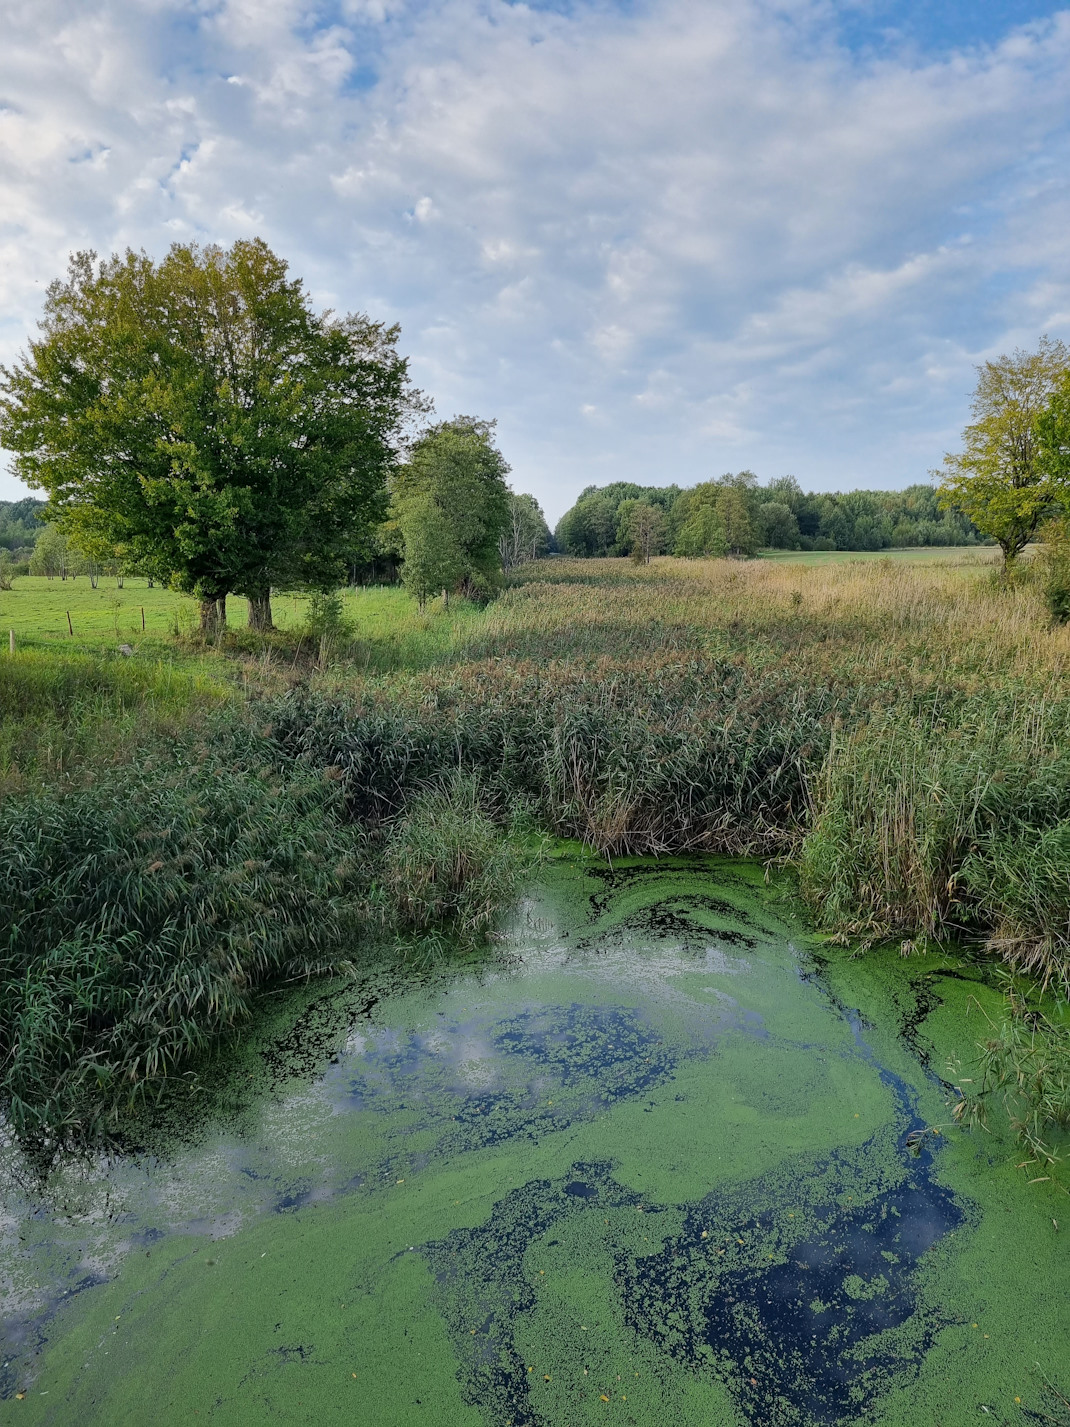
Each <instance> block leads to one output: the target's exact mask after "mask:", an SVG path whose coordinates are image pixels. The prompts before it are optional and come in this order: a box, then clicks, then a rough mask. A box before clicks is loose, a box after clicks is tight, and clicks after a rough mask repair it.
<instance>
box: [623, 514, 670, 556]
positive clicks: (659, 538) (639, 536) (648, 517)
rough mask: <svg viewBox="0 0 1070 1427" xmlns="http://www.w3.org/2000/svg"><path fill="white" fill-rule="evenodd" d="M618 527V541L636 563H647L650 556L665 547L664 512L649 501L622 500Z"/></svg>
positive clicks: (657, 553) (659, 552)
mask: <svg viewBox="0 0 1070 1427" xmlns="http://www.w3.org/2000/svg"><path fill="white" fill-rule="evenodd" d="M619 529H620V543H621V544H623V545H624V546H625V547H626V548H627V549H629V550H630V551H631V556H632V559H633V560H634V561H635V563H636V564H637V565H649V564H650V559H651V556H653V555H660V554H661V552H662V550H664V548H665V532H666V522H665V512H664V511H663V510H662V509H661V507H660V506H657V505H653V504H651V502H650V501H647V500H635V501H623V502H622V503H621V521H620V527H619Z"/></svg>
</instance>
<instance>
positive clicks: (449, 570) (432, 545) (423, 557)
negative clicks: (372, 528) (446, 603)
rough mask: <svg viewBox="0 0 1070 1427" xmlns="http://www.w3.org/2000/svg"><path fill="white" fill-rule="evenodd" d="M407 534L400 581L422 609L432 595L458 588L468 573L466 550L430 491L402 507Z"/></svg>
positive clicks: (404, 527) (400, 509)
mask: <svg viewBox="0 0 1070 1427" xmlns="http://www.w3.org/2000/svg"><path fill="white" fill-rule="evenodd" d="M398 520H399V524H400V525H401V527H402V530H403V532H404V546H403V549H404V558H405V564H404V565H403V566H402V571H401V579H402V583H403V584H404V586H405V588H406V589H407V590H408V591H409V593H410V594H411V595H412V596H413V597H414V598H415V600H416V601H417V603H418V604H419V606H420V608H421V610H422V609H423V607H424V605H425V604H426V603H427V601H428V599H430V598H431V597H432V596H434V595H437V594H441V593H443V592H445V593H446V595H447V597H448V595H449V591H450V590H452V589H455V588H456V587H457V585H458V584H459V583H460V581H461V578H462V576H463V575H464V573H465V558H464V551H463V550H462V549H461V545H460V542H459V540H458V538H457V532H456V528H455V526H454V523H453V522H452V521H451V520H450V518H449V516H448V515H447V514H446V512H445V511H444V510H443V509H442V507H441V506H440V505H439V504H438V502H437V501H436V500H435V499H434V498H433V497H432V496H431V495H430V494H429V493H427V492H425V491H418V492H415V493H413V494H411V495H409V496H407V498H406V500H405V502H404V505H403V506H400V507H399V516H398Z"/></svg>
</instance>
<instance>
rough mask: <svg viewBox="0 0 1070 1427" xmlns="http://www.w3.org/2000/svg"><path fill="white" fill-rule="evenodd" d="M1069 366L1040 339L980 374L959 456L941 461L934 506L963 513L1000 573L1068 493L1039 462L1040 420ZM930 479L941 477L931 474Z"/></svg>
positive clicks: (1054, 346) (1046, 463)
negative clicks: (997, 559) (990, 547)
mask: <svg viewBox="0 0 1070 1427" xmlns="http://www.w3.org/2000/svg"><path fill="white" fill-rule="evenodd" d="M1068 366H1070V350H1068V349H1067V348H1066V346H1065V345H1064V344H1063V343H1062V342H1058V341H1054V340H1053V339H1052V338H1050V337H1042V338H1041V340H1040V345H1039V346H1038V348H1037V350H1036V351H1035V352H1023V351H1022V350H1021V349H1020V348H1015V350H1014V352H1013V353H1011V355H1010V356H1002V357H997V359H996V360H995V361H994V362H984V363H983V364H982V365H981V366H979V367H978V368H977V386H976V387H975V389H974V394H973V400H972V402H971V403H970V411H971V414H972V415H973V417H974V420H973V421H972V422H971V424H970V425H969V426H967V427H966V429H965V431H964V432H963V433H962V439H963V446H964V448H965V449H964V450H962V451H961V452H958V453H949V454H948V455H946V456H945V457H944V465H943V477H942V480H941V483H940V490H939V499H940V505H941V507H942V508H943V509H945V510H947V509H954V510H958V511H961V512H962V514H963V515H965V516H967V517H968V518H969V519H970V520H972V521H973V523H974V525H976V526H977V528H978V530H980V531H982V532H983V533H984V534H985V535H990V536H992V538H993V539H994V540H995V541H996V542H997V543H998V544H999V547H1000V549H1001V550H1002V551H1003V562H1004V569H1005V570H1010V569H1011V568H1012V567H1013V565H1014V561H1015V560H1016V559H1017V558H1018V556H1019V555H1020V554H1021V552H1022V550H1024V548H1025V546H1026V545H1027V544H1028V542H1029V540H1030V539H1031V538H1032V536H1033V533H1034V532H1035V530H1036V528H1037V526H1038V525H1039V523H1040V522H1041V520H1042V519H1043V518H1044V516H1045V515H1046V514H1047V513H1048V512H1049V511H1050V510H1051V508H1052V505H1053V503H1054V502H1055V501H1056V500H1058V498H1059V497H1060V496H1061V494H1062V492H1063V490H1064V489H1065V476H1063V475H1060V471H1059V467H1058V463H1057V462H1053V461H1052V460H1051V458H1050V454H1049V456H1048V458H1047V459H1045V458H1044V456H1043V451H1044V438H1043V437H1042V436H1041V434H1040V432H1039V431H1038V424H1041V423H1040V419H1041V418H1043V417H1045V416H1046V415H1047V414H1049V402H1050V401H1051V398H1052V397H1053V395H1055V393H1056V391H1057V389H1058V388H1059V385H1060V382H1061V381H1062V380H1063V379H1064V378H1065V375H1066V370H1067V367H1068ZM934 474H939V473H938V472H934Z"/></svg>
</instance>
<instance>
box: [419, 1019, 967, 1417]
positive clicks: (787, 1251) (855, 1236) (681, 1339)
mask: <svg viewBox="0 0 1070 1427" xmlns="http://www.w3.org/2000/svg"><path fill="white" fill-rule="evenodd" d="M853 1029H854V1031H855V1035H856V1044H857V1046H858V1049H859V1051H860V1052H861V1054H862V1057H863V1058H864V1059H866V1060H869V1061H870V1062H871V1063H873V1062H872V1056H871V1053H870V1052H869V1049H868V1047H867V1046H866V1045H865V1043H864V1042H863V1041H862V1040H861V1028H860V1025H859V1023H858V1021H857V1019H856V1020H855V1022H854V1024H853ZM876 1068H877V1069H878V1073H879V1074H880V1077H881V1080H882V1082H883V1083H884V1084H885V1085H886V1087H887V1088H888V1089H889V1091H890V1092H891V1094H892V1097H893V1101H894V1114H893V1116H892V1118H891V1120H890V1121H889V1123H888V1124H887V1125H885V1126H884V1127H882V1129H881V1130H879V1131H878V1132H877V1133H876V1134H875V1135H874V1136H872V1137H871V1138H870V1139H869V1140H867V1141H866V1142H865V1143H864V1144H862V1145H860V1146H858V1147H856V1148H844V1149H840V1150H837V1151H835V1152H834V1153H833V1154H831V1155H829V1156H826V1157H824V1158H822V1159H808V1158H805V1157H797V1158H795V1159H794V1160H791V1161H788V1162H787V1163H785V1164H784V1165H782V1166H781V1167H780V1168H779V1169H778V1171H777V1172H776V1173H775V1174H773V1175H769V1176H766V1177H764V1178H762V1179H759V1180H756V1181H751V1182H746V1183H738V1182H737V1183H735V1184H732V1185H730V1186H729V1187H727V1188H719V1189H718V1190H715V1191H714V1192H712V1193H711V1194H710V1195H708V1196H706V1197H705V1198H704V1199H702V1200H699V1201H697V1202H684V1203H681V1204H655V1203H651V1202H648V1201H646V1200H644V1198H643V1197H642V1196H641V1195H639V1194H638V1193H636V1192H634V1191H631V1190H629V1189H627V1188H626V1187H624V1186H623V1185H621V1184H619V1183H618V1182H617V1181H616V1180H615V1179H614V1178H613V1175H612V1166H611V1164H610V1163H609V1162H597V1163H588V1164H583V1163H577V1164H574V1165H572V1167H571V1169H570V1171H569V1172H568V1174H566V1175H565V1176H563V1177H562V1178H560V1179H555V1180H537V1181H533V1182H531V1183H529V1184H526V1185H524V1186H523V1187H522V1188H520V1189H517V1190H515V1191H513V1192H512V1193H510V1194H509V1195H507V1196H506V1197H505V1198H504V1199H502V1200H500V1201H499V1202H498V1203H497V1204H496V1205H495V1207H494V1211H493V1213H492V1215H491V1216H490V1218H489V1220H488V1221H487V1222H486V1223H485V1224H483V1225H480V1226H477V1227H475V1228H472V1229H462V1230H457V1231H455V1232H454V1233H452V1234H450V1235H448V1236H447V1237H446V1238H444V1239H442V1240H439V1241H437V1242H434V1243H431V1244H427V1245H424V1246H423V1247H422V1249H421V1252H422V1253H424V1254H425V1256H426V1257H427V1259H428V1261H429V1263H430V1264H431V1266H432V1268H433V1270H434V1273H435V1278H436V1284H437V1291H438V1295H439V1298H440V1305H441V1311H442V1314H443V1317H444V1319H445V1321H446V1323H447V1326H448V1327H449V1330H450V1334H451V1337H452V1339H453V1343H454V1347H455V1350H456V1352H457V1355H458V1359H459V1361H460V1363H461V1374H460V1376H461V1382H462V1386H463V1391H464V1396H465V1400H466V1401H467V1402H469V1403H470V1404H471V1405H472V1406H474V1407H477V1408H479V1409H480V1411H482V1412H483V1413H484V1414H485V1415H486V1417H487V1419H488V1421H490V1422H491V1423H493V1424H495V1427H506V1424H510V1423H511V1424H513V1427H557V1424H556V1419H555V1418H553V1417H552V1416H548V1415H546V1413H545V1411H544V1410H543V1409H542V1408H540V1406H539V1404H538V1391H539V1387H540V1382H539V1379H538V1378H536V1379H534V1380H533V1378H532V1373H531V1371H530V1363H529V1362H525V1360H524V1354H523V1353H522V1352H521V1349H520V1346H519V1344H520V1343H522V1342H530V1341H531V1337H532V1334H533V1332H535V1331H536V1329H535V1327H534V1321H535V1317H536V1313H537V1309H538V1296H539V1276H537V1275H536V1274H535V1272H534V1270H533V1269H532V1267H531V1264H530V1262H529V1257H530V1255H531V1253H532V1251H533V1250H534V1249H535V1248H536V1247H537V1246H538V1245H539V1244H540V1243H541V1244H542V1246H543V1249H544V1250H545V1249H549V1248H551V1247H553V1246H555V1245H557V1244H558V1243H559V1242H560V1236H561V1234H562V1230H563V1229H564V1228H565V1227H566V1226H567V1225H568V1224H570V1223H576V1222H582V1223H583V1224H584V1225H586V1226H589V1228H590V1230H591V1234H590V1235H589V1236H588V1238H589V1241H590V1243H591V1245H592V1253H593V1252H596V1251H597V1252H602V1253H605V1252H608V1253H609V1255H610V1257H611V1261H612V1265H613V1267H612V1273H611V1278H612V1288H610V1286H609V1285H608V1284H607V1286H606V1291H607V1298H608V1299H609V1300H612V1302H613V1305H614V1312H615V1313H616V1314H617V1315H618V1316H619V1317H620V1318H621V1319H622V1320H623V1322H624V1324H625V1325H626V1327H627V1328H628V1329H630V1330H631V1332H632V1333H633V1334H634V1335H635V1336H636V1338H637V1340H640V1341H643V1342H646V1343H647V1344H649V1345H651V1346H653V1347H655V1348H656V1349H657V1350H658V1352H659V1353H660V1354H662V1355H664V1356H665V1357H666V1358H671V1359H672V1360H674V1361H676V1362H677V1363H679V1364H680V1366H681V1367H682V1368H684V1369H685V1370H687V1371H690V1372H694V1373H698V1374H700V1375H705V1376H709V1377H713V1378H716V1379H717V1380H719V1381H720V1382H721V1383H722V1384H723V1386H724V1387H725V1388H726V1389H727V1390H728V1392H729V1393H730V1395H731V1396H732V1398H733V1399H734V1401H735V1402H736V1404H737V1406H738V1408H739V1410H740V1412H741V1413H742V1415H743V1416H744V1418H745V1420H746V1421H747V1422H749V1423H751V1424H753V1427H806V1424H821V1427H833V1424H841V1423H848V1422H855V1421H858V1420H860V1417H861V1416H862V1415H863V1414H865V1413H866V1412H867V1411H869V1410H870V1409H871V1408H872V1407H873V1406H874V1405H875V1403H876V1402H877V1401H878V1400H879V1399H880V1398H881V1397H882V1396H884V1395H885V1394H886V1393H887V1392H888V1391H889V1390H891V1389H892V1388H894V1387H897V1386H901V1385H903V1384H904V1383H905V1382H907V1381H909V1380H910V1379H911V1378H912V1377H913V1376H914V1375H916V1373H917V1371H918V1369H919V1367H920V1365H921V1363H922V1362H923V1360H924V1358H925V1355H926V1354H927V1352H928V1351H929V1349H930V1348H931V1346H932V1344H933V1341H934V1339H935V1336H936V1334H937V1332H938V1331H939V1330H940V1329H941V1328H942V1327H944V1326H946V1325H947V1324H948V1323H950V1322H952V1321H955V1320H954V1318H953V1316H952V1315H951V1314H949V1313H948V1312H947V1311H946V1310H944V1309H943V1308H941V1307H940V1305H939V1304H935V1303H932V1302H930V1301H929V1300H928V1298H927V1297H926V1267H927V1257H926V1256H927V1255H929V1254H930V1253H931V1251H932V1250H933V1249H934V1248H936V1247H937V1246H938V1245H939V1244H941V1243H942V1242H943V1241H944V1240H945V1239H946V1237H947V1236H948V1235H949V1234H951V1233H954V1232H955V1231H958V1230H960V1229H962V1228H963V1227H964V1226H965V1225H967V1224H969V1223H970V1222H971V1221H972V1216H973V1210H972V1208H971V1206H969V1205H967V1204H965V1203H963V1202H962V1201H960V1200H959V1199H957V1198H956V1197H955V1196H954V1195H953V1194H952V1193H951V1192H950V1191H949V1190H948V1189H947V1188H946V1187H944V1186H943V1185H942V1184H940V1183H939V1182H938V1181H937V1180H936V1179H935V1178H934V1175H933V1168H934V1159H933V1151H932V1149H931V1147H930V1144H929V1141H928V1139H927V1138H925V1137H922V1138H921V1140H920V1141H919V1140H918V1138H917V1137H918V1132H919V1130H922V1129H923V1128H924V1126H923V1124H922V1122H921V1120H920V1119H919V1117H918V1114H917V1110H916V1101H915V1095H914V1092H913V1090H912V1089H911V1087H909V1086H908V1085H907V1084H906V1083H905V1082H904V1081H902V1080H901V1079H900V1078H899V1077H898V1076H896V1075H894V1074H893V1073H892V1072H890V1071H888V1070H886V1069H884V1068H883V1067H876ZM789 1206H793V1207H789ZM627 1210H631V1211H633V1213H634V1211H636V1210H642V1211H643V1219H642V1225H643V1228H644V1230H649V1232H647V1233H644V1234H643V1236H642V1245H641V1246H640V1244H639V1243H637V1241H636V1231H635V1228H634V1223H635V1222H636V1221H630V1220H629V1216H628V1215H626V1214H622V1212H621V1211H627ZM582 1216H586V1217H582ZM551 1231H552V1232H553V1234H554V1236H555V1237H553V1238H549V1237H548V1235H549V1234H550V1233H551ZM576 1241H577V1239H576V1236H573V1237H572V1239H571V1240H570V1242H571V1243H572V1244H573V1246H574V1245H575V1243H576ZM573 1251H574V1249H573ZM592 1271H593V1270H592ZM584 1331H585V1330H584ZM529 1352H530V1349H529ZM586 1371H587V1370H586V1368H585V1369H584V1372H585V1375H586ZM546 1380H547V1381H548V1380H549V1378H548V1377H547V1379H546ZM533 1392H534V1393H535V1394H536V1395H535V1396H533V1395H532V1394H533Z"/></svg>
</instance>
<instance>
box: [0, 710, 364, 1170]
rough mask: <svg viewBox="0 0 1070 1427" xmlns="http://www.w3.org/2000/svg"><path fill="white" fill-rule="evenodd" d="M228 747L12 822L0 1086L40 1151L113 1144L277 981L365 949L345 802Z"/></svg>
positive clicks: (43, 804)
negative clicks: (132, 1116)
mask: <svg viewBox="0 0 1070 1427" xmlns="http://www.w3.org/2000/svg"><path fill="white" fill-rule="evenodd" d="M215 738H218V739H220V740H221V746H218V747H212V746H210V745H211V743H212V742H213V738H212V735H211V734H210V735H209V737H208V739H206V742H205V745H204V746H202V747H200V748H193V749H190V750H187V751H185V752H184V753H183V754H182V755H180V756H179V757H178V758H176V759H175V760H173V761H172V762H170V763H163V762H159V761H156V760H152V761H148V762H145V763H142V764H139V765H137V766H134V767H131V766H127V767H124V768H123V769H122V770H121V774H118V775H114V776H111V775H105V776H102V777H101V778H99V779H98V780H97V781H96V782H94V783H93V784H92V785H91V786H89V787H86V788H82V789H77V790H74V791H71V792H67V793H62V794H57V793H54V792H51V791H42V792H40V793H37V794H35V795H32V796H29V797H25V798H20V799H10V800H8V801H7V802H6V803H4V804H3V805H2V806H0V877H2V878H3V882H4V887H5V897H4V904H3V908H2V910H0V985H2V986H3V996H2V997H0V1045H2V1046H3V1047H4V1054H3V1058H2V1060H0V1085H2V1093H3V1099H4V1102H5V1106H6V1110H7V1113H8V1115H9V1118H10V1120H11V1123H12V1125H13V1127H14V1129H15V1130H16V1132H17V1133H18V1134H19V1135H20V1137H22V1138H23V1139H24V1141H26V1142H28V1143H30V1144H33V1143H34V1142H35V1141H38V1142H39V1143H40V1145H41V1147H42V1148H44V1149H47V1148H48V1147H49V1146H50V1145H53V1144H55V1143H64V1142H68V1141H71V1140H75V1139H78V1138H79V1137H81V1136H84V1135H86V1134H92V1133H93V1132H95V1131H96V1130H99V1128H100V1127H101V1126H102V1125H103V1124H104V1123H106V1122H110V1121H113V1120H114V1118H115V1117H116V1116H117V1115H118V1113H119V1111H120V1110H121V1108H122V1106H123V1104H124V1103H126V1102H129V1101H130V1100H132V1099H134V1098H136V1097H138V1096H139V1095H141V1094H143V1093H144V1092H145V1090H146V1088H151V1087H152V1086H154V1085H156V1084H158V1083H159V1081H160V1080H161V1079H162V1078H164V1077H165V1076H166V1075H168V1074H169V1073H171V1072H172V1071H173V1070H174V1069H175V1068H176V1067H177V1066H178V1065H180V1064H181V1063H183V1062H184V1061H186V1060H187V1059H188V1058H189V1057H190V1056H191V1055H193V1054H195V1053H196V1052H198V1051H203V1050H204V1049H205V1048H206V1047H207V1046H208V1045H209V1043H210V1041H211V1038H212V1036H213V1035H214V1034H215V1033H217V1032H218V1031H220V1030H222V1029H225V1028H226V1027H229V1026H232V1025H233V1024H234V1023H235V1022H236V1021H238V1020H239V1019H240V1018H242V1017H243V1016H244V1015H246V1014H247V1012H248V1008H249V1004H250V998H251V995H252V993H253V991H254V990H255V988H256V987H257V985H259V984H260V983H262V982H263V981H264V980H265V979H266V978H268V977H270V976H273V975H278V974H281V973H282V972H284V971H285V970H286V969H287V968H290V967H292V966H295V965H303V964H304V962H305V961H306V960H307V956H308V949H309V947H311V946H313V945H314V946H315V948H316V955H317V956H320V957H324V958H329V957H331V956H332V955H333V954H334V953H335V952H337V951H338V950H339V949H340V948H342V947H343V946H348V945H349V944H350V942H351V940H352V939H353V938H354V937H355V936H356V935H357V932H358V921H357V918H356V911H357V904H356V902H355V901H354V900H353V894H354V892H355V890H356V880H355V877H356V874H355V866H356V864H355V863H354V861H353V859H354V857H355V855H356V852H357V847H356V844H355V842H354V839H353V837H352V835H350V834H349V833H348V832H347V831H346V830H345V829H344V828H343V826H342V825H341V823H340V821H339V820H338V819H337V818H336V817H332V816H330V809H331V805H332V804H333V803H336V802H337V801H338V795H337V793H336V791H335V789H334V787H333V785H331V784H329V783H326V782H325V781H324V780H323V779H322V778H315V777H313V776H311V775H308V774H301V773H300V772H297V771H295V772H292V773H290V774H288V775H286V776H280V775H279V774H277V773H275V772H274V771H273V770H271V769H269V768H265V769H263V770H262V771H261V775H260V776H256V775H255V773H254V772H253V770H252V769H250V768H249V767H248V766H242V765H241V764H240V763H239V764H238V765H237V766H235V757H234V756H235V753H236V752H238V751H239V750H236V749H235V746H234V741H233V740H232V739H226V738H223V737H222V736H221V735H220V734H219V731H218V730H216V731H215ZM243 751H245V752H246V753H247V752H248V751H250V750H248V749H246V750H243ZM220 755H222V756H220Z"/></svg>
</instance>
